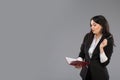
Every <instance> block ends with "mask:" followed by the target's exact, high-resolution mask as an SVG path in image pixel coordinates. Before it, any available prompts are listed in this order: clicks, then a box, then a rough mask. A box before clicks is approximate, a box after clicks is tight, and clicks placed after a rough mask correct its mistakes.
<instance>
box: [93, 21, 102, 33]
mask: <svg viewBox="0 0 120 80" xmlns="http://www.w3.org/2000/svg"><path fill="white" fill-rule="evenodd" d="M91 30H92V32H93V34H101V32H102V26H101V25H100V24H98V23H96V22H94V21H93V20H91Z"/></svg>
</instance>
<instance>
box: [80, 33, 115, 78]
mask: <svg viewBox="0 0 120 80" xmlns="http://www.w3.org/2000/svg"><path fill="white" fill-rule="evenodd" d="M93 37H94V35H93V36H91V35H90V33H88V34H86V36H85V37H84V40H83V43H82V45H81V49H80V53H79V57H82V58H83V59H84V60H85V61H88V62H90V64H89V65H88V66H86V67H83V68H82V70H81V72H80V76H81V77H82V79H83V80H84V79H85V77H86V74H87V70H88V68H89V69H90V71H91V76H92V80H109V75H108V71H107V68H106V66H107V65H108V64H109V62H110V58H111V55H112V53H113V38H112V37H111V38H109V39H108V44H107V46H105V47H104V51H105V54H106V56H107V57H108V60H107V61H106V62H104V63H101V62H100V50H99V46H100V43H101V42H102V41H103V40H104V39H105V38H107V37H108V36H104V35H103V36H102V38H101V40H100V41H99V43H98V44H97V46H96V48H95V49H94V51H93V55H92V58H90V56H89V54H88V50H89V48H90V45H91V43H92V41H93Z"/></svg>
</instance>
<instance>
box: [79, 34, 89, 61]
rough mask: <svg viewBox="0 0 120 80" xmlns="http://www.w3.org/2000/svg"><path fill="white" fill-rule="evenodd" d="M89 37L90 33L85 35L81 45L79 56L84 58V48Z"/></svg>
mask: <svg viewBox="0 0 120 80" xmlns="http://www.w3.org/2000/svg"><path fill="white" fill-rule="evenodd" d="M87 37H88V33H87V34H86V35H85V37H84V39H83V42H82V44H81V47H80V52H79V57H81V58H82V59H83V60H84V58H85V52H84V48H85V40H86V39H87Z"/></svg>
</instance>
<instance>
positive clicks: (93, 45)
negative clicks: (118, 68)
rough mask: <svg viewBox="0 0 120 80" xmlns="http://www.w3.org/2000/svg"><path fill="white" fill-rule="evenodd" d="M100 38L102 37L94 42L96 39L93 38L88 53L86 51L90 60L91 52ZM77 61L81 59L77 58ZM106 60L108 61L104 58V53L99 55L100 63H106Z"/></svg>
mask: <svg viewBox="0 0 120 80" xmlns="http://www.w3.org/2000/svg"><path fill="white" fill-rule="evenodd" d="M101 37H102V36H100V37H99V38H98V39H97V40H96V38H95V36H94V39H93V41H92V44H91V46H90V48H89V51H88V53H89V56H90V58H91V57H92V54H93V51H94V49H95V48H96V46H97V44H98V43H99V41H100V39H101ZM77 59H78V60H81V61H83V59H82V58H81V57H78V58H77ZM107 60H108V57H107V56H106V54H105V52H103V53H100V62H101V63H104V62H105V61H107Z"/></svg>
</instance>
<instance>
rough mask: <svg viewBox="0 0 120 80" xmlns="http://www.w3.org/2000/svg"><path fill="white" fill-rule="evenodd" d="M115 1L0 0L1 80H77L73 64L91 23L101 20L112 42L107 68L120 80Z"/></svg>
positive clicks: (118, 18)
mask: <svg viewBox="0 0 120 80" xmlns="http://www.w3.org/2000/svg"><path fill="white" fill-rule="evenodd" d="M119 4H120V1H119V0H0V80H81V78H80V76H79V72H80V70H79V69H75V68H74V67H72V66H70V65H68V64H67V62H66V61H65V57H66V56H69V57H74V58H76V57H77V56H78V53H79V51H80V50H79V48H80V45H81V43H82V40H83V37H84V35H85V34H86V33H87V32H89V30H90V27H89V23H90V22H89V20H90V18H91V17H93V16H95V15H98V14H102V15H104V16H105V17H106V18H107V19H108V22H109V24H110V29H111V33H113V35H114V38H115V44H116V46H117V47H115V48H114V53H113V55H112V58H111V62H110V64H109V65H108V69H109V73H110V80H118V79H119V78H120V75H119V74H120V69H119V68H120V63H119V58H120V54H119V50H120V45H119V44H120V42H119V39H120V37H119V36H118V35H119V34H120V32H119V30H120V25H119V23H120V15H119V14H120V5H119Z"/></svg>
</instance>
